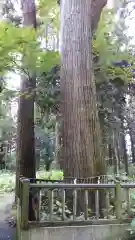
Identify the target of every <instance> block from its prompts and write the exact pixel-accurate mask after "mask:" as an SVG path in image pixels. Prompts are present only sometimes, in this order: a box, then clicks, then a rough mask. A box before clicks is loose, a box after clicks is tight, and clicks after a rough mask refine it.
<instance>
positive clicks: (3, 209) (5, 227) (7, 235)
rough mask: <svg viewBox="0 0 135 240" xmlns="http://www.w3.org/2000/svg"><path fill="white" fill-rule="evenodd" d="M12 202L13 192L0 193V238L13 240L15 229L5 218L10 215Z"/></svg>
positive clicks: (0, 239)
mask: <svg viewBox="0 0 135 240" xmlns="http://www.w3.org/2000/svg"><path fill="white" fill-rule="evenodd" d="M13 202H14V195H13V194H1V195H0V240H15V239H16V229H15V228H13V227H10V226H9V223H8V221H7V219H8V218H9V217H10V216H11V208H12V204H13Z"/></svg>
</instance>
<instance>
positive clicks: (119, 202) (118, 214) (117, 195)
mask: <svg viewBox="0 0 135 240" xmlns="http://www.w3.org/2000/svg"><path fill="white" fill-rule="evenodd" d="M115 210H116V218H117V219H121V215H122V199H121V185H120V182H116V189H115Z"/></svg>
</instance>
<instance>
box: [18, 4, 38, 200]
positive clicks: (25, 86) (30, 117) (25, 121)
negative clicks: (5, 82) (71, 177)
mask: <svg viewBox="0 0 135 240" xmlns="http://www.w3.org/2000/svg"><path fill="white" fill-rule="evenodd" d="M21 3H22V10H23V25H24V26H25V27H33V28H36V10H35V2H34V0H22V2H21ZM24 61H25V58H24ZM22 65H23V63H22ZM29 75H30V76H25V75H23V76H22V83H21V93H20V98H19V110H18V129H17V130H18V132H17V171H16V194H17V196H18V179H19V177H20V175H22V176H24V177H27V178H35V134H34V98H35V96H34V92H35V87H36V77H35V75H33V73H32V74H31V72H30V73H29ZM26 95H27V96H29V98H28V97H27V96H26Z"/></svg>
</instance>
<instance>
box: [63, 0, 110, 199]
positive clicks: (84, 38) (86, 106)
mask: <svg viewBox="0 0 135 240" xmlns="http://www.w3.org/2000/svg"><path fill="white" fill-rule="evenodd" d="M61 17H62V19H61V21H62V26H61V34H62V39H61V42H62V52H61V55H62V57H61V60H62V64H61V81H60V87H61V97H62V104H61V113H62V118H63V119H62V120H63V129H62V148H61V150H62V156H63V159H61V161H60V166H61V168H62V169H63V170H64V176H65V177H75V178H80V177H81V178H88V177H91V176H96V175H103V174H105V172H106V171H105V162H104V158H103V156H102V151H101V150H102V149H101V148H102V144H101V137H100V126H99V117H98V109H97V103H96V101H97V99H96V87H95V80H94V77H93V70H92V49H91V45H92V31H91V18H92V12H91V1H90V0H83V1H82V0H70V1H67V0H65V1H64V0H63V1H62V5H61ZM101 202H102V201H101ZM101 202H100V203H101Z"/></svg>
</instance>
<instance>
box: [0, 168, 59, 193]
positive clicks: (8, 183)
mask: <svg viewBox="0 0 135 240" xmlns="http://www.w3.org/2000/svg"><path fill="white" fill-rule="evenodd" d="M37 178H39V179H45V180H62V179H63V173H62V172H61V171H50V172H45V171H44V170H40V171H38V172H37ZM14 190H15V173H12V172H10V171H0V192H1V193H2V192H12V191H14Z"/></svg>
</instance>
